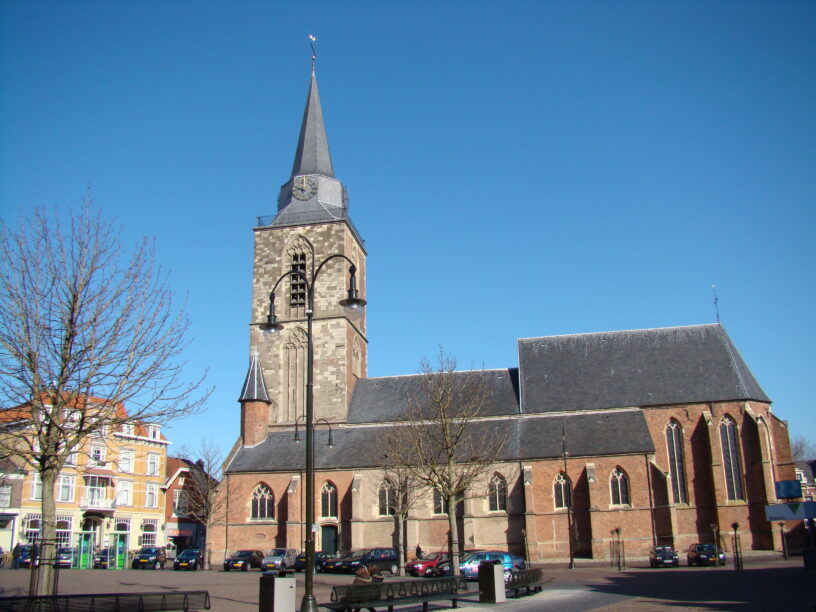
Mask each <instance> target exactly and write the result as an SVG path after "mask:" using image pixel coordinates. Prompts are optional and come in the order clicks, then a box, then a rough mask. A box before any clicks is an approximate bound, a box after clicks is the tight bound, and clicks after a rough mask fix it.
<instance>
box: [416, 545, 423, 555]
mask: <svg viewBox="0 0 816 612" xmlns="http://www.w3.org/2000/svg"><path fill="white" fill-rule="evenodd" d="M416 558H417V559H421V558H422V547H421V546H420V545H419V543H418V542H417V547H416Z"/></svg>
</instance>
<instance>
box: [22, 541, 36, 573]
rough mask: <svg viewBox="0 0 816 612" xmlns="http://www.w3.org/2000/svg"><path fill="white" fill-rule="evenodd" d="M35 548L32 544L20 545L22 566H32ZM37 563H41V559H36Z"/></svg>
mask: <svg viewBox="0 0 816 612" xmlns="http://www.w3.org/2000/svg"><path fill="white" fill-rule="evenodd" d="M33 550H34V547H33V546H32V545H31V544H21V545H20V558H19V561H18V563H19V564H20V567H31V555H32V552H33ZM34 563H35V564H39V560H36V561H34Z"/></svg>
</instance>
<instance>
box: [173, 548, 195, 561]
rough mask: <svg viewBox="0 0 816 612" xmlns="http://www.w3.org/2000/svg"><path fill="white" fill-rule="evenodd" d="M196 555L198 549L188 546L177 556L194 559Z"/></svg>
mask: <svg viewBox="0 0 816 612" xmlns="http://www.w3.org/2000/svg"><path fill="white" fill-rule="evenodd" d="M197 556H198V550H197V549H194V548H188V549H187V550H185V551H184V552H182V553H181V554H180V555H179V556H178V558H179V559H195V558H196V557H197Z"/></svg>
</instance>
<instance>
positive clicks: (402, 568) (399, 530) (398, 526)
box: [394, 515, 405, 576]
mask: <svg viewBox="0 0 816 612" xmlns="http://www.w3.org/2000/svg"><path fill="white" fill-rule="evenodd" d="M394 522H395V523H396V525H395V526H394V529H395V531H396V536H397V556H398V557H399V575H400V576H404V575H405V545H404V543H403V541H402V522H403V518H402V517H401V516H399V515H397V516H395V517H394Z"/></svg>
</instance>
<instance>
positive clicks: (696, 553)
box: [686, 544, 725, 567]
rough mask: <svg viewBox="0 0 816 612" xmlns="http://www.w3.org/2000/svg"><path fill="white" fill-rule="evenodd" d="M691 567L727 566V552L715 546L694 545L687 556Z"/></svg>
mask: <svg viewBox="0 0 816 612" xmlns="http://www.w3.org/2000/svg"><path fill="white" fill-rule="evenodd" d="M686 560H687V561H688V564H689V567H691V566H692V565H717V564H719V565H725V552H723V551H722V550H718V549H717V547H716V546H714V544H692V545H691V546H689V549H688V554H687V555H686Z"/></svg>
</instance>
